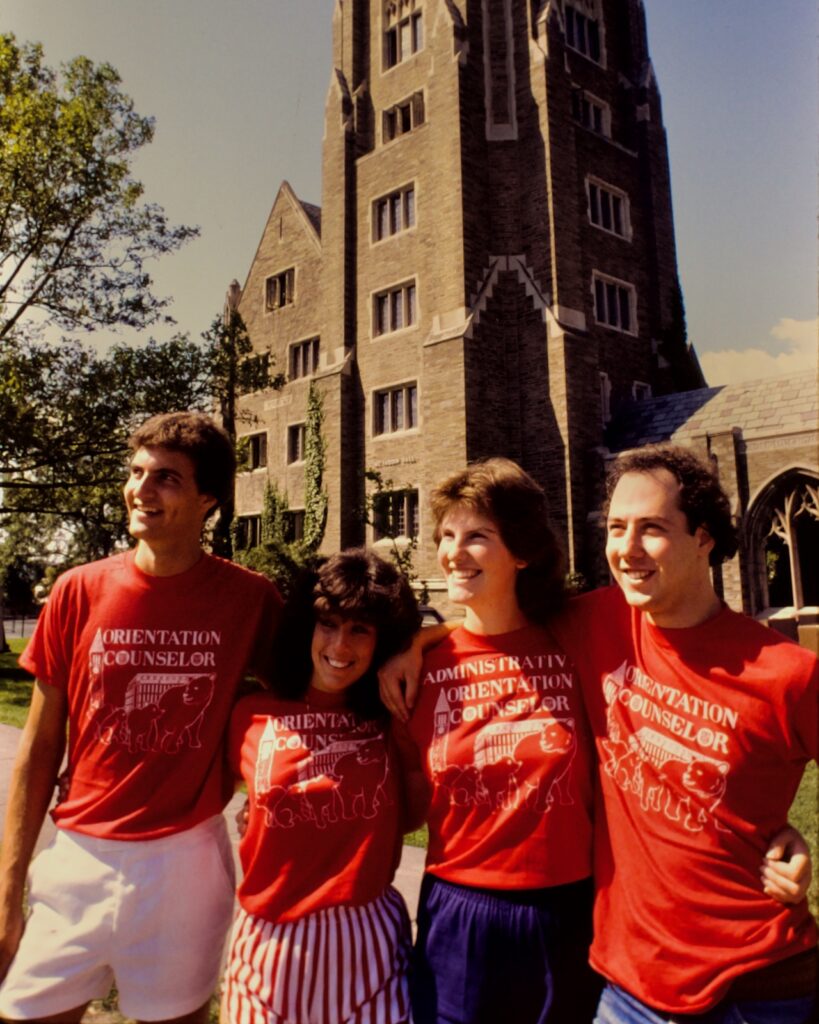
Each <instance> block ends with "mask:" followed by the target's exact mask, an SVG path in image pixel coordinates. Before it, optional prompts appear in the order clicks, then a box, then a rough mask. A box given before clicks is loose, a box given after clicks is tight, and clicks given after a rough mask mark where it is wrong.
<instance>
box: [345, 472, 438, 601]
mask: <svg viewBox="0 0 819 1024" xmlns="http://www.w3.org/2000/svg"><path fill="white" fill-rule="evenodd" d="M364 479H365V480H367V482H368V483H369V484H371V485H372V486H371V487H370V488H369V489H368V490H367V493H366V495H365V497H364V505H363V507H362V508H361V509H360V512H359V517H360V519H361V522H362V523H364V525H366V526H370V527H372V528H373V530H374V531H376V536H378V537H379V538H381V539H383V540H387V541H389V555H390V558H391V559H392V561H393V563H394V564H395V567H396V569H398V571H399V572H401V573H403V574H404V576H406V577H407V579H408V580H409V582H410V583H416V582H417V581H418V571H417V570H416V568H415V554H416V552H417V550H418V537H417V536H416V535H413V536H411V537H407V536H405V535H404V534H401V533H398V532H397V530H398V526H397V523H396V521H395V517H394V516H393V515H391V514H390V505H391V503H392V500H393V499H394V498H396V497H400V496H402V495H403V494H404V492H405V490H406V488H402V487H396V486H395V484H394V482H393V481H392V480H390V479H385V478H384V475H383V473H381V472H379V470H377V469H372V468H369V467H368V468H367V469H366V470H365V471H364ZM420 596H421V601H422V603H426V602H427V601H428V599H429V595H428V593H427V587H426V583H421V589H420Z"/></svg>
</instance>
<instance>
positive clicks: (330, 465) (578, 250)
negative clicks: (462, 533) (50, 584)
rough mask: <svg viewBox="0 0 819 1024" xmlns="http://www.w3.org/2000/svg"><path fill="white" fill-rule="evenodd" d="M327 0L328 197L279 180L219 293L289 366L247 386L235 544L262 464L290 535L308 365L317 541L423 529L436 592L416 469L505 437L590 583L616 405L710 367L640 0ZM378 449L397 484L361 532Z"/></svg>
mask: <svg viewBox="0 0 819 1024" xmlns="http://www.w3.org/2000/svg"><path fill="white" fill-rule="evenodd" d="M328 16H329V15H328ZM332 17H333V67H332V69H329V70H330V71H331V75H330V86H329V90H328V93H327V102H326V111H325V123H324V143H323V196H322V206H321V209H320V210H319V209H318V208H317V207H314V206H312V205H310V204H308V203H305V202H302V201H301V200H300V199H299V198H298V197H297V196H296V195H295V194H294V192H293V190H292V189H291V188H290V186H289V185H288V184H287V183H286V182H285V183H284V184H282V186H281V188H280V189H279V192H278V195H277V196H276V199H275V202H274V204H273V208H272V210H271V213H270V216H269V219H268V222H267V225H266V226H265V229H264V232H263V235H262V238H261V241H260V243H259V247H258V250H257V252H256V255H255V257H254V259H253V262H252V265H251V268H250V272H249V274H248V276H247V280H246V281H245V284H244V286H243V287H242V288H240V287H239V286H238V284H234V286H232V290H231V292H230V294H229V301H230V303H231V304H232V305H234V306H238V309H239V311H240V312H241V314H242V317H243V319H244V321H245V323H246V325H247V327H248V330H249V332H250V336H251V338H252V339H253V343H254V345H255V346H257V347H258V348H260V349H271V350H272V352H273V354H274V357H275V359H276V363H277V367H278V368H282V369H283V370H284V371H285V373H286V374H287V383H286V384H285V385H284V387H283V388H282V389H281V390H280V391H275V392H274V391H271V392H258V393H254V394H252V395H249V396H246V398H245V399H244V400H243V408H244V412H245V413H246V414H249V415H250V416H251V417H253V419H252V422H250V421H245V423H244V424H243V426H242V430H243V431H244V432H246V433H247V434H248V446H249V447H248V450H249V453H250V464H249V468H248V470H247V471H246V472H245V473H243V474H242V475H241V478H240V481H239V486H238V491H237V509H238V512H239V516H240V525H241V532H242V536H243V542H244V543H245V544H251V543H253V542H254V541H255V540H256V539H257V537H258V533H259V516H260V513H261V508H262V500H263V494H264V489H265V484H266V482H267V481H268V480H269V479H270V480H273V481H275V482H276V484H277V486H278V488H279V489H280V490H281V491H282V492H285V493H286V494H287V498H288V501H289V505H290V510H291V511H290V513H289V516H290V520H289V522H290V530H291V532H292V535H293V536H298V533H299V531H300V529H301V526H302V514H301V509H302V507H303V502H304V498H303V495H304V448H305V427H304V425H305V417H306V407H307V396H308V390H309V388H310V386H311V384H312V385H313V386H314V387H315V388H316V389H317V390H318V392H319V393H320V395H321V399H322V403H323V413H324V425H323V434H324V438H325V442H326V459H327V462H326V468H325V474H324V486H325V487H326V489H327V491H328V495H329V516H328V521H327V528H326V534H325V540H324V547H325V548H326V549H327V550H333V549H336V548H338V547H340V546H345V545H349V544H352V543H359V542H361V541H364V540H366V541H367V542H369V543H376V544H379V543H386V541H385V540H383V535H396V534H397V535H400V536H401V537H405V538H406V537H410V536H413V535H418V536H419V537H420V539H421V543H420V545H419V549H418V552H417V554H416V556H415V557H416V568H417V569H418V571H419V573H420V575H421V577H422V578H423V579H425V580H426V581H427V582H428V584H429V586H430V589H431V591H432V592H433V597H434V593H435V590H436V587H437V586H438V585H439V584H438V582H437V578H438V576H439V574H438V570H437V566H436V563H435V557H434V549H433V546H432V543H431V538H430V533H431V528H430V526H429V522H428V518H427V514H426V501H427V497H428V495H429V492H430V489H431V487H432V486H433V485H434V483H435V482H436V481H438V480H439V479H441V478H442V477H443V476H444V475H446V474H447V473H449V472H451V471H452V470H454V469H456V468H458V467H460V466H463V465H464V464H465V463H466V462H467V461H470V460H474V459H478V458H481V457H484V456H488V455H497V454H500V455H506V456H509V457H511V458H513V459H516V460H517V461H519V462H520V463H521V464H522V465H523V466H524V467H525V468H526V469H528V470H529V471H530V472H531V473H532V474H533V475H534V476H535V477H536V478H537V479H538V480H539V481H540V482H541V483H542V484H543V485H544V486H545V488H546V490H547V492H548V494H549V497H550V501H551V511H552V515H553V519H554V522H555V524H556V526H557V528H558V530H559V532H560V534H561V536H562V540H563V542H564V544H565V547H566V550H567V552H568V555H569V560H570V568H571V569H572V570H573V571H575V572H581V573H583V574H584V575H585V576H586V577H587V578H588V579H589V580H596V578H597V577H596V574H595V566H596V564H597V561H596V554H595V552H596V550H597V548H598V546H599V544H598V539H597V537H596V533H595V526H594V522H595V520H594V512H595V509H597V508H598V507H599V505H598V501H599V493H598V492H599V480H598V478H597V475H598V473H599V468H600V456H599V451H600V448H601V446H602V445H604V429H605V427H606V424H607V423H608V422H609V420H611V418H612V416H613V415H615V414H616V413H617V410H618V409H619V408H620V407H621V406H623V404H624V403H627V402H631V401H633V400H635V399H637V400H640V399H647V398H650V397H651V396H659V395H666V394H669V393H673V392H680V391H685V390H688V389H691V388H700V387H702V386H703V385H704V383H705V382H704V381H703V379H702V375H701V373H700V370H699V367H698V364H697V361H696V357H695V356H694V354H693V352H692V351H691V350H690V348H689V347H688V346H687V345H686V343H685V337H684V327H683V323H682V306H681V299H680V295H679V288H678V283H677V265H676V255H675V248H674V230H673V220H672V210H671V195H670V184H669V169H668V160H667V150H666V138H665V130H664V128H663V121H662V110H661V103H660V94H659V91H658V88H657V81H656V78H655V74H654V70H653V67H652V64H651V60H650V58H649V53H648V46H647V40H646V25H645V13H644V10H643V4H642V2H641V0H335V4H334V8H333V14H332ZM367 469H374V470H377V471H379V472H380V473H381V474H382V475H383V477H384V478H385V479H388V480H390V481H392V492H391V493H390V494H389V495H388V496H387V497H386V498H384V499H383V501H382V503H381V506H380V507H379V509H378V516H377V522H376V524H375V526H368V527H366V529H365V527H364V526H363V525H362V519H361V515H360V509H361V506H362V504H363V501H364V495H365V490H366V488H367V486H369V485H368V483H367V480H366V478H365V471H366V470H367Z"/></svg>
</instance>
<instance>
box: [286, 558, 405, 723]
mask: <svg viewBox="0 0 819 1024" xmlns="http://www.w3.org/2000/svg"><path fill="white" fill-rule="evenodd" d="M319 615H340V616H341V617H342V618H344V619H355V620H357V621H359V622H367V623H369V624H370V625H372V626H374V627H375V632H376V642H375V652H374V653H373V660H372V664H371V665H370V667H369V669H368V670H367V671H366V672H365V673H364V675H363V676H362V677H361V678H360V679H358V680H357V681H356V682H355V683H353V685H352V686H351V687H350V689H349V690H348V691H347V697H348V700H347V703H348V705H349V706H350V707H351V708H352V709H353V710H355V711H357V712H359V714H361V715H363V716H364V717H366V718H379V717H382V716H385V715H386V709H385V708H384V705H383V704H382V703H381V700H380V698H379V696H378V669H379V668H380V667H381V665H383V664H384V662H385V661H386V660H387V659H388V658H390V657H392V655H393V654H397V653H398V651H400V650H403V649H404V648H406V647H407V646H408V645H409V642H410V640H411V639H412V636H413V634H414V633H416V632H417V630H418V628H419V626H420V624H421V615H420V613H419V611H418V604H417V602H416V600H415V595H414V594H413V592H412V587H411V586H410V584H409V581H408V580H407V578H406V576H404V575H402V574H401V573H400V572H399V571H398V570H397V569H396V567H395V566H394V565H392V564H391V563H390V562H386V561H385V560H384V559H383V558H379V556H378V555H376V554H374V553H373V552H372V551H368V550H366V549H365V548H352V549H350V550H348V551H340V552H339V553H338V554H335V555H332V556H330V557H329V558H326V559H323V560H321V561H320V562H319V563H318V564H317V565H315V566H314V567H313V568H311V569H308V570H305V571H304V572H303V573H302V574H301V575H300V576H299V578H298V579H297V580H296V581H295V583H294V585H293V589H292V590H291V592H290V597H289V599H288V601H287V604H286V605H285V608H284V611H283V613H282V618H281V622H280V624H279V628H278V630H277V631H276V636H275V638H274V642H273V649H274V666H275V667H274V672H273V679H272V681H271V689H272V691H273V693H275V694H276V695H277V696H279V697H283V698H285V699H286V700H299V699H301V698H302V697H303V696H304V695H305V693H306V692H307V688H308V686H309V685H310V679H311V678H312V674H313V662H312V657H311V644H312V640H313V630H314V628H315V624H316V620H317V618H318V616H319Z"/></svg>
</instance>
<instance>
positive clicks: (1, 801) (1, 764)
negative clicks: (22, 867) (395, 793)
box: [0, 725, 426, 921]
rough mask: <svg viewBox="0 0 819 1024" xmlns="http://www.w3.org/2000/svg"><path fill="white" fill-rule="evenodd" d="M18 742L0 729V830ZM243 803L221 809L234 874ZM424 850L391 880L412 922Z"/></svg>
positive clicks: (407, 852) (43, 841)
mask: <svg viewBox="0 0 819 1024" xmlns="http://www.w3.org/2000/svg"><path fill="white" fill-rule="evenodd" d="M19 740H20V730H19V729H15V728H13V727H12V726H10V725H0V828H2V822H3V821H5V815H6V802H7V798H8V789H9V781H10V779H11V768H12V764H13V762H14V757H15V755H16V753H17V745H18V743H19ZM243 803H244V795H243V794H242V793H237V794H236V796H234V798H233V800H231V802H230V803H229V804H228V806H227V808H226V809H225V817H226V818H227V822H228V831H229V832H230V835H231V838H232V839H233V852H234V858H235V859H236V864H237V871H238V863H239V860H238V853H237V845H238V834H237V831H236V820H235V819H236V812H237V811H238V810H239V808H240V807H241V806H242V804H243ZM53 834H54V824H53V822H52V821H51V818H50V817H46V820H45V822H44V824H43V828H42V831H41V833H40V838H39V839H38V841H37V849H38V850H39V849H41V848H42V847H43V846H45V845H47V844H48V842H49V841H50V840H51V837H52V835H53ZM425 855H426V851H425V850H421V849H418V848H417V847H414V846H405V847H404V852H403V855H402V857H401V865H400V867H399V868H398V872H397V874H396V876H395V886H396V888H397V889H398V890H399V891H400V892H401V894H402V895H403V897H404V899H405V900H406V901H407V906H408V907H409V911H410V917H411V918H412V919H413V921H414V920H415V912H416V908H417V906H418V891H419V889H420V887H421V874H422V873H423V869H424V857H425Z"/></svg>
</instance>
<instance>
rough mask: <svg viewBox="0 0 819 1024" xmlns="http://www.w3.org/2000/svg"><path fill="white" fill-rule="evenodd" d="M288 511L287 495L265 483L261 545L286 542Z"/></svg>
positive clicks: (272, 485)
mask: <svg viewBox="0 0 819 1024" xmlns="http://www.w3.org/2000/svg"><path fill="white" fill-rule="evenodd" d="M287 510H288V501H287V495H286V494H282V493H281V491H280V490H279V488H278V486H277V485H276V484H275V483H272V482H271V481H270V480H268V481H267V483H266V484H265V487H264V495H263V496H262V530H261V533H262V543H263V544H284V543H285V542H286V533H287V529H286V524H285V513H286V512H287Z"/></svg>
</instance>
